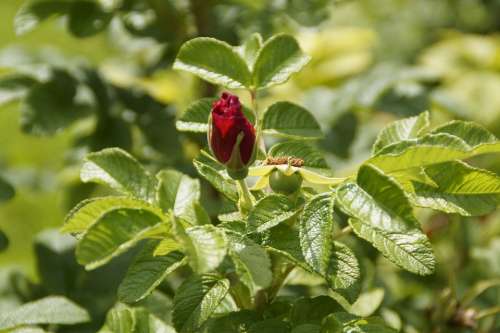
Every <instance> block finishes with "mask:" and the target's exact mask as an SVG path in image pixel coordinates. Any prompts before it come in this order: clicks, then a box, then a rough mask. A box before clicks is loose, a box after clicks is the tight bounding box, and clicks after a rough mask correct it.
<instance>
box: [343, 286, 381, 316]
mask: <svg viewBox="0 0 500 333" xmlns="http://www.w3.org/2000/svg"><path fill="white" fill-rule="evenodd" d="M384 296H385V291H384V289H382V288H375V289H372V290H369V291H366V292H364V293H362V294H361V295H359V298H358V300H357V301H356V303H354V304H353V305H352V307H351V308H350V309H349V310H350V311H349V312H350V313H352V314H355V315H357V316H360V317H368V316H371V315H373V314H374V313H375V311H377V309H378V308H379V307H380V305H381V304H382V302H383V300H384Z"/></svg>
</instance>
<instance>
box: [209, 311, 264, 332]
mask: <svg viewBox="0 0 500 333" xmlns="http://www.w3.org/2000/svg"><path fill="white" fill-rule="evenodd" d="M258 320H259V316H258V314H257V312H255V311H251V310H240V311H234V312H229V313H227V314H224V315H222V316H219V317H216V318H213V319H211V320H210V321H208V322H207V325H206V326H204V331H203V332H204V333H235V332H241V330H247V329H248V327H249V326H251V325H252V324H253V323H255V322H256V321H258Z"/></svg>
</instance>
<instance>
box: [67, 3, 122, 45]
mask: <svg viewBox="0 0 500 333" xmlns="http://www.w3.org/2000/svg"><path fill="white" fill-rule="evenodd" d="M112 18H113V15H112V14H111V13H107V12H105V11H104V10H103V8H102V7H101V5H100V4H99V3H98V2H94V1H78V2H75V3H73V4H72V6H71V8H70V10H69V15H68V29H69V31H70V32H71V33H72V34H73V35H74V36H76V37H79V38H85V37H90V36H93V35H95V34H97V33H99V32H101V31H103V30H104V29H105V28H106V27H107V26H108V24H109V22H110V21H111V19H112Z"/></svg>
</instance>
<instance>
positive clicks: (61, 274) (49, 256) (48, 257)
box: [34, 229, 76, 295]
mask: <svg viewBox="0 0 500 333" xmlns="http://www.w3.org/2000/svg"><path fill="white" fill-rule="evenodd" d="M75 245H76V240H75V238H74V237H71V236H69V235H61V234H60V233H59V232H58V231H57V230H56V229H47V230H44V231H42V232H41V233H39V234H37V235H36V238H35V241H34V250H35V251H34V252H35V258H36V267H37V276H38V279H39V281H40V284H41V285H43V288H44V290H45V292H46V293H47V294H54V295H64V294H68V293H69V292H70V290H71V289H72V288H74V284H73V281H72V279H71V278H70V277H69V276H72V274H74V272H75V263H74V251H75ZM69 262H71V263H72V264H71V265H70V264H69Z"/></svg>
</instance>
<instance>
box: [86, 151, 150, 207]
mask: <svg viewBox="0 0 500 333" xmlns="http://www.w3.org/2000/svg"><path fill="white" fill-rule="evenodd" d="M80 177H81V179H82V181H83V182H85V183H87V182H94V183H99V184H102V185H108V186H110V187H111V188H113V189H115V190H116V191H118V192H121V193H124V194H127V195H131V196H133V197H135V198H137V199H142V200H144V201H147V202H151V203H152V202H154V200H155V192H156V191H155V187H156V184H155V180H154V178H153V177H151V175H150V174H149V173H148V172H147V171H146V170H145V169H144V168H143V167H142V166H141V165H140V164H139V162H137V160H135V159H134V158H133V157H132V156H131V155H129V154H128V153H127V152H125V151H124V150H121V149H119V148H107V149H103V150H101V151H100V152H97V153H91V154H88V155H87V156H86V158H85V163H84V164H83V166H82V170H81V172H80Z"/></svg>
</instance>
